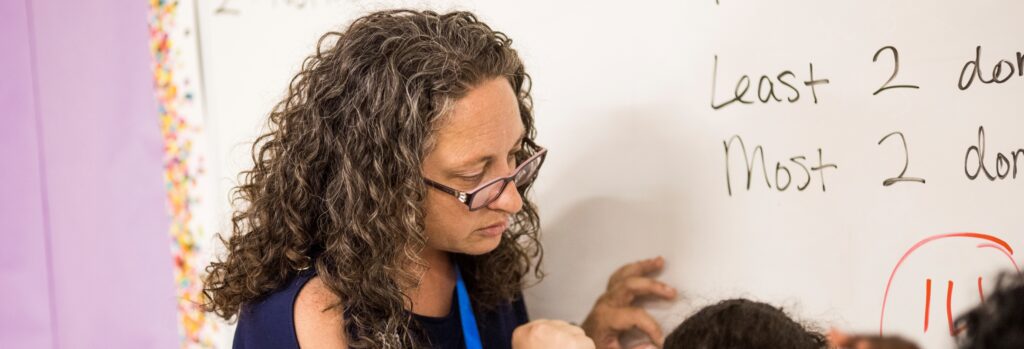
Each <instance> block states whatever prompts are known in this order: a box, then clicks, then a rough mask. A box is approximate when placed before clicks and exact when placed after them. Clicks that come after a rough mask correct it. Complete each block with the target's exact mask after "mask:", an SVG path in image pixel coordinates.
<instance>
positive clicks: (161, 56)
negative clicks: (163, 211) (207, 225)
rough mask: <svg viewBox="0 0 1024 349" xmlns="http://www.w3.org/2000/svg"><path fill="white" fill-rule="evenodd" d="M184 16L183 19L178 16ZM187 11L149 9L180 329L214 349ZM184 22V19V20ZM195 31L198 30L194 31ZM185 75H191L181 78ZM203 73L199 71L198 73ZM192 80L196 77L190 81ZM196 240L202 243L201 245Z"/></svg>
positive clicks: (159, 3) (168, 5)
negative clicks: (199, 209)
mask: <svg viewBox="0 0 1024 349" xmlns="http://www.w3.org/2000/svg"><path fill="white" fill-rule="evenodd" d="M179 14H182V17H179ZM187 16H188V14H187V13H185V12H184V11H180V10H179V3H178V1H176V0H151V1H150V10H149V35H150V50H151V52H152V55H153V78H154V86H155V92H156V97H157V102H158V105H159V117H160V131H161V133H162V135H163V139H164V182H165V185H166V190H167V205H168V210H169V214H170V215H171V226H170V237H171V252H172V254H173V260H174V280H175V286H176V287H175V288H176V292H175V296H176V299H177V300H178V330H179V331H178V332H179V335H180V346H181V347H182V348H214V347H216V345H215V344H214V343H216V338H218V336H219V333H218V332H219V330H220V327H221V326H220V324H219V323H218V322H217V321H215V319H213V318H212V317H211V316H209V314H207V313H205V312H203V310H202V309H201V307H200V304H201V303H202V300H203V294H202V290H203V284H202V279H201V278H200V275H201V273H200V272H201V268H202V266H203V265H205V258H207V256H204V255H203V253H204V252H203V251H202V248H201V246H202V242H203V241H204V239H203V238H202V237H203V236H204V235H203V229H202V226H201V224H200V222H198V221H197V219H195V218H196V217H195V216H196V214H195V211H196V206H197V203H198V202H199V193H200V190H199V189H198V188H197V178H198V177H199V176H200V175H202V174H203V172H204V171H203V165H202V158H201V157H200V156H199V154H198V152H197V151H194V148H195V144H196V141H197V140H198V139H199V137H200V135H201V127H200V125H199V121H198V120H200V119H199V118H197V116H195V115H186V114H188V111H189V110H197V109H196V108H195V107H194V103H196V101H195V99H196V98H195V96H196V93H195V89H196V87H195V84H194V83H189V81H198V78H197V77H194V76H187V75H188V74H189V73H188V72H187V71H186V70H184V69H183V68H182V67H183V65H185V64H187V62H186V59H183V58H182V51H181V50H182V47H185V48H186V49H187V48H188V45H189V44H192V45H193V46H194V45H196V44H197V42H196V41H195V39H192V41H191V42H189V41H187V40H185V41H186V42H184V43H179V42H176V41H175V37H176V33H178V34H180V33H181V31H182V30H184V33H185V35H186V37H187V36H188V35H189V34H188V29H187V28H185V29H183V27H179V23H187V22H185V21H186V20H189V19H191V20H193V21H194V18H189V17H187ZM179 21H182V22H179ZM192 35H195V34H192ZM182 75H186V76H182ZM196 75H198V74H196ZM190 78H191V79H190ZM197 241H198V242H199V243H197Z"/></svg>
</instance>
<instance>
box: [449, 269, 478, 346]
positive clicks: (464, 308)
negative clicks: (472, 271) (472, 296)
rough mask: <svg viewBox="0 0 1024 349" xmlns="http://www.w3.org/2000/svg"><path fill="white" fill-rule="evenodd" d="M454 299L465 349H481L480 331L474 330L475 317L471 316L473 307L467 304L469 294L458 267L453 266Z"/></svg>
mask: <svg viewBox="0 0 1024 349" xmlns="http://www.w3.org/2000/svg"><path fill="white" fill-rule="evenodd" d="M455 277H456V278H457V279H456V281H455V292H456V296H455V298H456V299H457V300H458V302H459V319H460V320H462V338H463V339H465V342H466V349H483V344H481V343H480V331H479V330H478V329H477V328H476V316H474V315H473V306H471V305H470V304H469V292H468V291H466V282H465V281H462V272H461V271H459V265H458V264H456V265H455Z"/></svg>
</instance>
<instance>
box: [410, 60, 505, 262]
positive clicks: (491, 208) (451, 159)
mask: <svg viewBox="0 0 1024 349" xmlns="http://www.w3.org/2000/svg"><path fill="white" fill-rule="evenodd" d="M442 123H443V124H442V125H441V128H440V129H439V130H438V131H437V133H436V134H435V137H436V139H435V143H434V148H433V150H431V152H430V153H429V154H427V156H426V158H424V159H423V176H424V177H425V178H429V179H430V180H433V181H435V182H438V183H440V184H443V185H446V186H448V187H451V188H454V189H457V190H460V191H464V192H466V191H470V190H472V189H475V188H476V187H477V186H479V185H480V184H483V183H486V182H488V181H490V180H493V179H494V178H498V177H505V176H509V175H511V174H512V171H514V170H515V168H516V162H515V158H514V156H513V155H514V154H515V153H516V152H517V151H518V150H519V149H520V147H522V140H523V135H524V132H525V129H524V127H523V122H522V120H521V119H520V116H519V104H518V102H517V100H516V96H515V94H514V92H513V91H512V86H511V85H510V84H509V81H508V80H507V79H505V78H504V77H499V78H495V79H492V80H488V81H485V82H483V83H481V84H480V85H478V86H476V87H474V88H473V89H471V90H470V91H469V93H468V94H467V95H466V96H465V97H463V98H462V99H459V100H458V101H456V103H455V105H454V108H453V109H452V110H451V113H450V115H448V116H447V117H446V118H445V119H444V121H442ZM522 207H523V199H522V197H520V196H519V192H518V191H517V190H516V188H515V186H514V185H513V184H512V183H509V185H508V186H506V187H505V191H504V192H502V193H501V195H500V196H499V197H498V199H497V200H495V201H494V202H491V203H490V204H488V205H487V206H485V207H482V208H480V209H478V210H476V211H470V210H469V208H468V207H466V205H465V204H463V203H462V202H459V200H458V199H456V198H455V196H453V195H451V194H448V193H445V192H442V191H440V190H436V189H434V188H430V187H428V189H427V196H426V199H425V201H424V211H425V213H426V217H425V226H426V236H427V247H428V248H431V249H436V250H440V251H446V252H456V253H464V254H469V255H480V254H484V253H487V252H490V251H492V250H494V249H495V248H496V247H497V246H498V242H500V241H501V235H502V234H503V233H504V232H505V230H506V229H507V228H508V224H509V217H511V215H512V214H514V213H516V212H519V210H520V209H521V208H522Z"/></svg>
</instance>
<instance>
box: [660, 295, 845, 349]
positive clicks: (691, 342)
mask: <svg viewBox="0 0 1024 349" xmlns="http://www.w3.org/2000/svg"><path fill="white" fill-rule="evenodd" d="M827 346H828V344H827V342H826V340H825V336H824V335H822V334H821V333H818V332H815V331H812V330H809V329H807V328H806V327H805V326H804V325H802V324H800V323H798V322H796V321H793V319H790V318H789V316H788V315H786V313H785V312H783V311H782V309H779V308H776V307H774V306H772V305H770V304H765V303H760V302H754V301H751V300H747V299H730V300H725V301H721V302H719V303H716V304H713V305H710V306H707V307H705V308H703V309H701V310H700V311H698V312H697V313H696V314H694V315H693V316H691V317H689V318H687V319H686V321H683V323H682V324H680V325H679V326H678V327H676V329H675V330H673V331H672V333H670V334H669V335H668V337H666V338H665V346H664V347H665V349H681V348H687V349H777V348H787V349H825V348H827Z"/></svg>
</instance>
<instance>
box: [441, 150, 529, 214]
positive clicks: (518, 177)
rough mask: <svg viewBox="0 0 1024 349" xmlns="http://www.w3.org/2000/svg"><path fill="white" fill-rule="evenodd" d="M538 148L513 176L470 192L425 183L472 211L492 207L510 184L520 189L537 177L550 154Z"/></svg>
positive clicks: (490, 182) (493, 181)
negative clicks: (538, 171)
mask: <svg viewBox="0 0 1024 349" xmlns="http://www.w3.org/2000/svg"><path fill="white" fill-rule="evenodd" d="M537 148H538V149H539V150H538V151H537V153H536V154H533V156H530V158H529V159H526V161H523V163H522V164H520V165H519V167H517V168H516V170H515V171H513V172H512V175H510V176H508V177H500V178H495V179H494V180H492V181H489V182H487V183H484V184H481V185H480V186H478V187H476V189H473V190H470V191H468V192H464V191H459V190H457V189H453V188H451V187H448V186H446V185H444V184H441V183H438V182H434V181H432V180H429V179H426V178H424V179H423V181H425V182H426V183H427V184H428V185H430V186H432V187H434V188H436V189H438V190H440V191H443V192H445V193H448V194H451V195H452V196H455V198H456V199H458V200H459V202H462V203H464V204H466V206H468V207H469V210H470V211H476V210H478V209H480V208H481V207H484V206H487V205H490V204H491V203H492V202H494V200H497V199H498V197H500V196H501V193H504V192H505V187H506V186H507V185H508V183H509V182H515V185H516V188H517V189H518V188H523V187H525V186H527V185H529V184H530V182H532V181H533V179H534V178H536V177H537V170H539V169H540V165H541V164H543V163H544V157H545V156H546V155H547V153H548V150H547V149H544V148H541V147H537Z"/></svg>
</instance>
